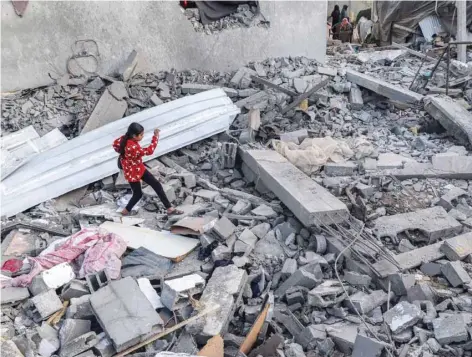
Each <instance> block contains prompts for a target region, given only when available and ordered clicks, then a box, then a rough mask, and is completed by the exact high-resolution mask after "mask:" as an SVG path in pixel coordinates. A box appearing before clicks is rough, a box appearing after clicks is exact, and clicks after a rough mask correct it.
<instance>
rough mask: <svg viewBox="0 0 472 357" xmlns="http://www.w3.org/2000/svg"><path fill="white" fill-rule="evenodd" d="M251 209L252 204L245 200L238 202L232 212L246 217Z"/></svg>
mask: <svg viewBox="0 0 472 357" xmlns="http://www.w3.org/2000/svg"><path fill="white" fill-rule="evenodd" d="M251 207H252V205H251V203H250V202H246V201H243V200H238V202H236V204H235V205H234V206H233V208H231V211H232V212H233V213H234V214H240V215H245V214H246V213H248V212H249V211H250V210H251Z"/></svg>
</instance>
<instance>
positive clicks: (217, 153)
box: [1, 45, 472, 357]
mask: <svg viewBox="0 0 472 357" xmlns="http://www.w3.org/2000/svg"><path fill="white" fill-rule="evenodd" d="M343 46H344V45H339V46H335V47H334V48H331V49H330V53H333V55H332V56H328V59H327V62H326V64H320V63H317V62H316V61H313V60H309V59H307V58H303V57H299V58H274V59H267V60H265V61H263V62H260V63H250V64H248V65H247V66H246V67H243V68H240V69H239V70H237V71H234V72H232V73H217V72H214V73H212V72H200V71H194V70H189V71H182V72H176V71H171V72H164V71H162V72H159V73H157V74H156V73H133V71H134V67H135V66H136V53H134V55H133V54H132V55H131V56H130V59H129V60H128V62H127V65H125V66H124V67H123V68H122V70H120V74H119V75H117V76H116V77H114V78H112V77H105V76H104V77H95V78H90V79H88V80H86V81H85V82H83V83H77V79H76V78H70V77H68V76H67V80H65V79H61V81H60V82H58V83H57V84H56V85H54V86H51V87H47V88H40V89H36V90H30V91H25V92H22V93H19V94H17V95H16V96H13V97H10V98H7V99H6V100H4V101H3V103H2V111H3V114H4V118H6V119H4V120H2V129H3V130H5V131H7V132H8V131H10V132H13V131H14V130H16V129H22V128H25V127H28V126H29V125H33V126H34V128H35V129H36V130H37V131H38V132H39V131H40V130H45V129H47V130H50V129H52V128H53V127H55V128H59V129H60V130H61V131H64V133H65V134H66V135H67V136H68V137H69V138H72V137H76V136H79V135H85V133H86V132H87V131H93V130H95V129H96V128H97V127H100V126H102V125H105V124H107V123H110V122H114V121H116V120H120V119H121V118H122V117H123V116H129V115H131V114H133V113H137V112H139V111H141V110H143V109H146V108H150V107H155V106H159V105H162V104H163V103H165V102H172V101H175V100H177V99H179V98H182V97H185V96H187V95H194V94H197V93H201V92H205V91H208V90H211V89H214V88H222V90H223V91H224V92H225V93H226V95H227V96H228V97H229V98H231V100H232V101H233V102H234V104H235V105H236V106H237V107H238V108H240V110H241V113H240V114H239V115H238V116H237V117H236V119H235V120H234V121H233V122H232V123H230V127H229V130H228V131H227V132H225V133H222V134H219V135H216V136H213V137H212V138H209V139H206V140H203V141H201V142H198V143H194V144H192V145H189V146H187V147H185V148H182V149H180V150H177V151H174V152H172V153H169V154H167V155H164V156H160V157H159V158H157V159H153V160H150V161H148V162H146V165H147V167H148V170H150V171H151V172H152V173H153V174H154V175H155V176H159V178H160V180H161V181H162V182H163V186H164V190H165V192H166V195H167V197H168V198H169V200H170V201H171V202H172V204H173V205H174V206H176V207H177V208H178V209H180V210H182V211H183V212H184V214H183V215H180V216H170V217H167V216H166V215H165V209H164V208H163V207H162V205H161V203H160V202H159V201H158V199H157V197H155V193H154V192H153V191H152V189H151V188H150V187H145V188H144V189H143V192H144V197H143V199H142V200H141V201H140V203H139V204H138V205H137V206H136V209H137V211H136V215H132V216H126V217H123V216H121V214H120V213H119V212H120V207H123V206H124V205H125V204H126V202H127V200H128V199H129V197H130V195H129V186H128V184H127V182H126V181H125V180H124V177H123V175H122V173H119V174H115V175H112V176H109V177H104V178H103V179H102V180H100V181H98V182H91V183H90V185H89V186H88V187H83V188H81V189H78V190H75V191H72V192H70V193H68V194H65V195H63V196H60V197H57V198H56V199H54V200H50V201H47V202H44V203H42V204H40V205H38V206H36V207H33V208H32V209H30V210H28V211H25V212H23V213H20V214H18V215H16V216H15V217H10V218H8V219H4V222H3V227H2V280H1V283H2V287H3V289H2V290H1V303H2V323H1V326H2V331H3V334H4V336H6V339H5V340H4V342H2V348H3V350H4V351H7V352H6V353H8V354H9V355H12V356H18V357H21V356H25V357H27V356H36V355H40V356H43V357H50V356H52V355H59V356H60V357H75V356H81V357H85V356H88V357H93V356H97V357H111V356H113V355H115V354H118V355H119V356H124V355H127V354H132V355H136V356H137V357H144V356H151V355H153V356H156V355H157V356H170V355H172V356H175V355H184V356H194V355H197V354H198V355H206V356H210V355H211V356H213V355H215V356H216V355H218V356H223V355H225V356H235V355H238V354H239V355H247V356H249V357H255V356H259V355H261V356H264V357H266V356H267V357H269V356H270V357H272V356H287V357H304V356H311V355H320V356H326V357H328V356H341V355H346V356H349V355H353V356H368V357H371V356H372V357H374V356H380V355H389V356H393V355H395V356H404V357H405V356H411V357H413V356H417V357H421V356H424V357H427V356H433V355H440V356H464V357H470V356H471V355H472V336H471V335H472V330H471V329H472V279H471V276H472V230H471V228H472V196H471V192H472V185H470V184H469V183H470V182H471V181H470V180H472V160H471V156H469V149H470V143H471V142H470V138H472V130H471V128H470V121H469V119H471V118H472V115H471V113H470V111H469V109H467V107H466V105H470V104H472V100H471V98H470V91H471V88H472V81H471V80H470V77H469V79H467V80H466V81H463V82H461V83H459V82H460V79H461V77H460V76H461V74H459V73H458V72H455V73H454V76H453V77H452V78H453V80H454V81H456V83H459V84H454V89H455V91H454V93H456V94H454V97H455V98H456V100H453V99H451V98H450V97H447V96H445V95H443V94H442V95H440V96H438V97H434V98H432V97H429V96H426V94H427V93H425V92H422V91H412V90H409V85H410V84H411V81H410V79H411V78H410V77H412V76H410V72H411V73H413V77H414V72H415V71H416V70H417V69H418V68H419V66H420V65H421V59H418V58H417V57H415V56H412V55H411V53H409V52H407V51H406V52H405V53H402V54H401V55H398V56H396V55H395V56H393V55H392V53H391V52H390V50H388V51H375V52H374V51H360V52H359V53H358V54H355V53H353V51H352V50H351V48H349V46H348V47H343ZM402 51H403V50H402ZM383 52H388V53H383ZM354 58H357V59H355V60H354ZM370 58H376V59H375V60H371V59H370ZM379 58H380V59H379ZM431 63H433V62H431ZM429 65H430V64H428V66H429ZM424 68H426V69H425V70H428V67H427V66H425V65H423V69H424ZM402 71H404V72H402ZM406 71H408V74H405V73H406ZM398 73H400V74H401V77H398V75H397V74H398ZM402 73H403V74H402ZM443 75H444V70H443V69H441V68H439V69H438V72H437V74H436V75H435V76H434V77H433V78H432V80H431V81H430V82H431V83H433V84H434V85H435V86H437V87H439V86H440V82H441V81H442V78H444V76H443ZM469 75H470V72H468V74H466V75H465V76H466V77H467V76H469ZM396 77H398V78H396ZM405 78H408V80H406V79H405ZM62 80H63V81H62ZM92 87H93V89H91V88H92ZM40 93H41V94H40ZM72 93H74V94H73V95H72ZM71 95H72V96H71ZM105 101H106V103H108V104H107V105H109V104H110V103H115V104H116V105H115V106H112V107H113V108H114V109H113V110H111V111H110V112H112V113H111V114H110V112H104V111H103V110H98V109H97V108H99V109H100V108H102V106H104V105H105V104H103V103H104V102H105ZM100 102H102V104H100ZM23 109H24V110H23ZM64 109H67V112H66V113H67V115H68V116H70V121H69V122H68V123H69V124H63V122H62V121H61V122H58V123H57V124H54V125H52V124H51V123H52V122H53V121H54V120H56V118H57V117H61V116H62V115H63V114H64V113H63V112H64ZM5 114H6V115H5ZM46 125H52V127H46ZM4 135H5V133H4ZM10 135H12V134H10ZM110 145H111V142H110ZM32 160H34V157H33V158H32ZM202 348H203V350H201V349H202ZM199 350H200V352H199ZM4 353H5V352H4Z"/></svg>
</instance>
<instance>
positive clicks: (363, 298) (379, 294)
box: [345, 290, 393, 314]
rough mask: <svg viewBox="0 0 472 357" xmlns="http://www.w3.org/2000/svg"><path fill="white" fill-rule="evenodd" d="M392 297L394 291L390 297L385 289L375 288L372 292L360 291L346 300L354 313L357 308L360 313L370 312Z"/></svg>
mask: <svg viewBox="0 0 472 357" xmlns="http://www.w3.org/2000/svg"><path fill="white" fill-rule="evenodd" d="M392 297H393V294H392V293H391V294H390V297H389V295H388V294H387V293H386V292H385V291H383V290H375V291H372V292H371V293H370V294H366V293H364V292H363V291H358V292H357V293H355V294H354V295H352V296H351V297H350V300H346V302H345V303H346V305H347V306H348V307H349V308H350V310H351V311H353V312H354V313H355V311H356V310H357V311H358V312H359V313H360V314H368V313H369V312H371V311H372V310H374V309H375V308H376V307H378V306H381V305H383V304H384V303H386V302H387V301H388V300H390V299H391V298H392Z"/></svg>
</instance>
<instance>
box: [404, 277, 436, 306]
mask: <svg viewBox="0 0 472 357" xmlns="http://www.w3.org/2000/svg"><path fill="white" fill-rule="evenodd" d="M407 299H408V301H409V302H413V301H415V300H420V301H425V300H428V301H431V302H432V303H435V302H436V296H435V294H434V293H433V290H432V289H431V286H430V285H429V284H428V283H425V282H420V283H418V284H416V285H413V286H412V287H411V288H409V289H408V291H407Z"/></svg>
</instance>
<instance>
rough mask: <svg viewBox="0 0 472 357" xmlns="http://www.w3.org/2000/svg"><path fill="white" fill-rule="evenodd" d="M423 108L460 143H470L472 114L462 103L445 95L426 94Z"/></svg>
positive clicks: (471, 140) (471, 141) (471, 137)
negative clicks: (433, 95)
mask: <svg viewBox="0 0 472 357" xmlns="http://www.w3.org/2000/svg"><path fill="white" fill-rule="evenodd" d="M424 108H425V110H426V111H427V112H428V113H429V114H430V115H431V116H432V117H433V118H434V119H436V120H437V121H438V122H439V123H440V124H441V125H442V126H443V127H444V128H445V129H446V130H447V131H448V132H449V133H450V134H451V135H452V136H454V137H455V138H456V139H457V140H459V141H460V142H461V143H462V144H464V145H466V144H469V143H472V114H471V113H470V112H468V111H467V110H466V109H465V108H464V107H463V106H462V105H460V104H458V103H456V102H455V101H454V100H453V99H452V98H450V97H448V96H445V95H441V96H437V97H432V96H428V97H426V99H425V105H424Z"/></svg>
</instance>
